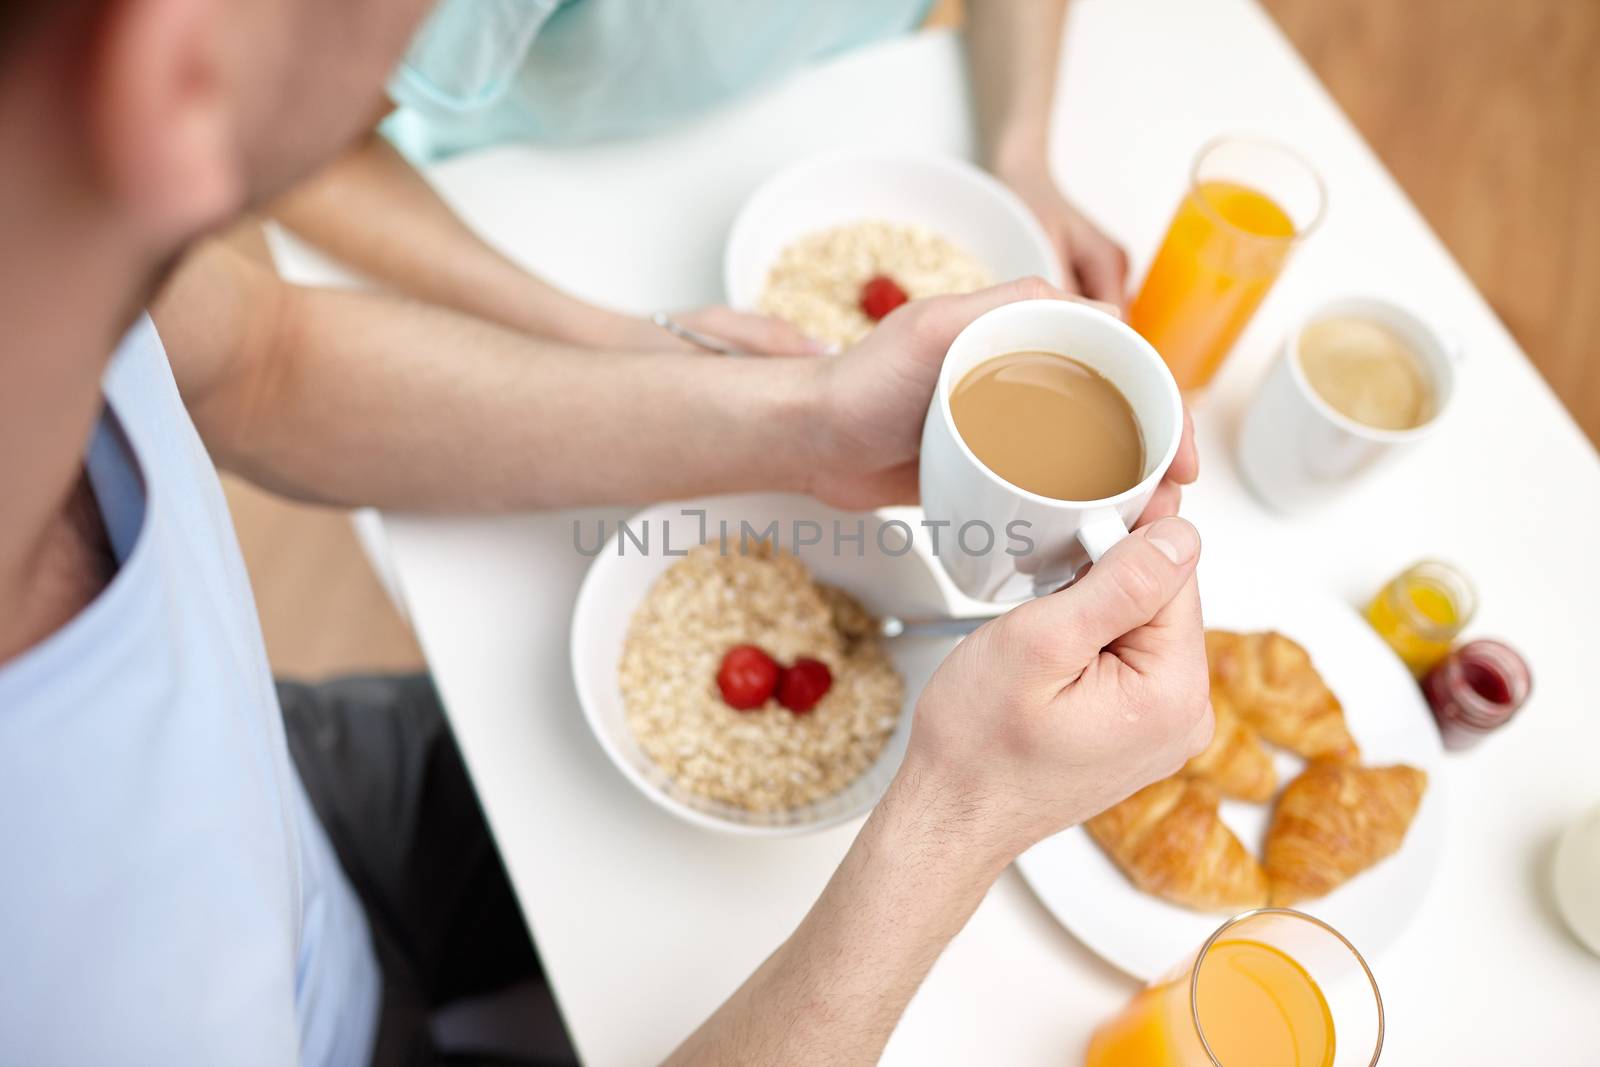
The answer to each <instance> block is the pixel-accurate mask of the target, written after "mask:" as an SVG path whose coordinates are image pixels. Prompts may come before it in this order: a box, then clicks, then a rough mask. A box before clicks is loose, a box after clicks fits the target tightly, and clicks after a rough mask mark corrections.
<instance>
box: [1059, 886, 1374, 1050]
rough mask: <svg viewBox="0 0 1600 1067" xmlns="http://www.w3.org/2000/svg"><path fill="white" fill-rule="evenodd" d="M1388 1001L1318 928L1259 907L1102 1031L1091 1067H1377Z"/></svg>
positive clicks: (1351, 955)
mask: <svg viewBox="0 0 1600 1067" xmlns="http://www.w3.org/2000/svg"><path fill="white" fill-rule="evenodd" d="M1382 1050H1383V1000H1382V998H1381V997H1380V996H1379V995H1378V984H1377V981H1376V980H1375V979H1374V978H1373V977H1372V971H1371V969H1369V968H1368V967H1367V964H1366V961H1365V960H1363V959H1362V958H1361V954H1360V953H1359V952H1357V951H1356V950H1355V947H1354V946H1353V945H1351V944H1350V942H1348V941H1346V940H1345V938H1344V937H1343V935H1341V934H1340V933H1339V932H1338V931H1337V930H1335V929H1333V927H1331V926H1329V925H1328V924H1327V923H1324V922H1323V921H1322V920H1320V919H1314V918H1312V917H1311V916H1309V915H1306V914H1304V913H1302V912H1298V911H1291V910H1289V909H1287V908H1261V909H1259V910H1256V911H1249V912H1245V913H1244V914H1243V915H1240V916H1237V917H1235V918H1233V919H1229V920H1228V921H1227V922H1226V923H1224V924H1223V925H1222V927H1221V928H1220V929H1219V930H1217V932H1216V933H1214V934H1212V935H1211V937H1210V939H1209V940H1207V941H1206V943H1205V944H1204V945H1203V946H1201V948H1200V951H1199V952H1197V953H1196V954H1195V957H1194V959H1193V960H1192V961H1190V962H1188V963H1186V964H1184V965H1183V966H1182V967H1180V968H1178V969H1177V970H1175V971H1174V972H1173V973H1172V975H1171V976H1169V977H1168V978H1167V979H1166V980H1165V981H1162V982H1157V983H1156V984H1154V985H1151V986H1149V987H1147V988H1146V989H1144V990H1142V991H1140V993H1139V994H1138V995H1137V996H1135V997H1134V998H1133V1000H1132V1001H1130V1002H1129V1003H1128V1006H1127V1007H1126V1008H1124V1009H1123V1010H1122V1012H1121V1014H1119V1015H1117V1016H1116V1017H1115V1018H1114V1019H1112V1020H1111V1021H1110V1022H1108V1023H1106V1024H1105V1025H1104V1026H1102V1027H1100V1029H1098V1030H1096V1031H1095V1033H1094V1036H1093V1037H1092V1038H1091V1039H1090V1041H1089V1053H1088V1057H1087V1059H1086V1060H1085V1064H1086V1067H1291V1065H1292V1067H1371V1065H1373V1064H1376V1063H1377V1062H1378V1054H1379V1053H1380V1052H1381V1051H1382Z"/></svg>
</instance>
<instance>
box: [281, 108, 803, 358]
mask: <svg viewBox="0 0 1600 1067" xmlns="http://www.w3.org/2000/svg"><path fill="white" fill-rule="evenodd" d="M272 213H273V215H275V216H276V217H277V218H278V219H279V221H281V222H282V223H283V224H284V225H285V226H287V227H289V228H290V229H291V230H293V231H294V232H295V233H297V234H299V235H300V236H301V237H303V238H304V239H305V240H307V241H309V242H311V243H312V244H314V245H316V246H317V247H319V248H321V249H323V250H324V251H326V252H328V253H329V254H330V255H332V256H334V257H335V258H336V259H339V260H341V261H342V262H344V263H348V264H349V265H350V266H352V267H355V268H356V269H357V270H359V271H361V272H362V273H364V274H366V275H367V276H369V277H371V278H373V279H375V280H377V281H379V282H382V283H383V284H385V285H386V286H388V287H389V288H391V289H393V290H395V291H396V292H398V293H401V294H403V295H405V296H409V297H413V298H415V299H417V300H421V301H424V302H426V303H430V304H437V305H439V306H441V307H447V308H450V309H452V310H454V311H461V312H465V313H467V314H469V315H473V316H475V317H477V318H480V319H486V320H488V321H489V322H493V323H497V324H499V325H501V326H507V327H510V328H511V329H513V330H517V331H519V332H521V333H527V334H533V335H535V336H538V337H547V338H550V339H552V340H557V341H564V342H566V343H568V344H572V345H579V346H582V347H585V348H611V349H624V350H631V351H638V350H641V349H665V350H674V349H682V348H685V347H687V346H684V345H682V344H681V343H680V342H678V341H677V340H676V339H674V338H673V337H672V336H671V335H670V334H668V333H666V332H665V331H663V330H661V329H660V328H659V327H657V326H655V325H654V324H653V323H650V322H648V321H646V320H644V319H641V318H637V317H635V316H632V315H625V314H622V313H620V312H616V311H611V310H609V309H607V308H602V307H598V306H596V305H594V304H590V303H587V302H585V301H583V300H580V299H578V298H577V297H575V296H573V295H571V294H570V293H566V292H563V291H562V290H560V289H557V288H556V287H555V286H553V285H551V284H550V283H548V282H546V281H544V280H543V279H541V278H539V277H538V276H537V275H534V274H532V273H530V272H528V271H526V270H524V269H523V268H522V267H520V266H518V265H517V264H516V263H514V262H512V261H511V259H509V258H508V257H506V256H505V255H503V254H501V253H500V252H499V251H497V250H496V249H495V248H494V247H493V246H491V245H490V244H489V243H488V242H487V241H484V240H483V239H482V238H481V237H479V236H478V235H477V234H476V233H474V232H473V231H472V230H471V229H470V228H468V226H467V225H466V223H464V222H462V221H461V219H460V218H458V217H457V216H456V214H455V212H453V211H451V210H450V208H449V206H448V205H446V204H445V202H444V201H443V200H442V199H440V197H439V194H438V193H436V192H435V191H434V189H433V187H432V186H431V185H429V184H428V182H427V181H426V179H424V178H423V177H422V175H421V174H419V173H418V172H417V171H416V169H415V168H414V167H412V166H411V164H410V163H409V162H407V160H406V159H405V157H404V156H402V155H401V154H400V153H399V152H397V151H396V150H395V149H394V147H393V146H392V145H390V144H389V142H388V141H386V140H385V139H384V138H383V137H381V136H380V135H378V134H377V133H372V134H369V135H368V136H367V137H366V138H365V139H364V140H363V141H362V142H361V143H360V144H359V145H357V146H356V147H355V148H354V149H352V150H351V151H350V152H348V153H346V154H345V155H344V156H343V157H342V158H340V159H339V160H337V161H336V162H335V163H333V164H332V165H331V166H330V167H328V168H327V169H326V170H324V171H322V172H321V173H319V174H317V175H315V176H314V177H312V178H311V179H310V180H308V181H306V182H305V183H304V184H302V185H301V186H300V187H298V188H297V189H295V190H293V191H292V192H290V193H289V194H288V195H287V196H285V197H283V198H282V199H280V200H279V201H278V203H277V204H275V205H274V207H273V210H272ZM678 317H679V318H680V320H681V321H683V322H684V324H685V325H690V326H693V327H694V328H696V329H700V330H701V331H702V332H705V333H710V334H712V335H714V336H717V337H721V338H723V339H724V340H727V341H730V342H732V343H734V345H735V346H736V347H739V348H742V349H744V350H746V351H751V352H758V353H762V354H767V355H809V354H811V353H812V352H813V351H815V350H816V346H813V345H811V344H810V343H809V342H807V340H806V339H805V338H804V337H802V336H801V335H800V334H799V333H798V332H797V331H795V330H793V329H791V328H789V327H788V326H787V325H785V324H784V323H781V322H779V321H777V320H776V319H771V318H769V317H767V316H765V315H749V314H742V313H739V312H735V311H732V310H729V309H727V308H705V309H702V310H700V311H696V312H686V313H683V314H681V315H679V316H678Z"/></svg>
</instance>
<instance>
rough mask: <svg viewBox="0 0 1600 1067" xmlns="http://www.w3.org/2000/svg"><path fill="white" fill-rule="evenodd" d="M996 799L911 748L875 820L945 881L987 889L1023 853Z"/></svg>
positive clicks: (899, 846)
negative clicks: (998, 811) (944, 771)
mask: <svg viewBox="0 0 1600 1067" xmlns="http://www.w3.org/2000/svg"><path fill="white" fill-rule="evenodd" d="M991 799H992V798H990V797H988V796H987V795H985V794H984V793H983V791H981V790H978V789H976V788H973V787H972V786H971V785H970V784H962V783H959V782H956V781H953V780H951V779H950V778H949V777H948V776H946V775H942V774H939V773H938V772H937V771H936V770H935V769H934V768H933V767H931V766H929V765H928V764H927V762H926V761H925V760H923V759H921V758H919V757H918V756H917V754H916V753H915V752H911V753H908V754H907V757H906V760H905V762H904V763H902V764H901V767H900V772H899V773H898V774H896V775H895V778H894V781H893V782H891V783H890V785H889V789H888V792H887V793H885V795H884V798H883V801H882V802H881V803H880V804H879V805H878V808H877V810H876V811H875V812H874V813H873V818H874V819H876V820H880V821H881V822H882V826H881V827H880V828H879V832H880V833H881V834H882V835H883V836H884V837H885V838H886V839H887V840H888V841H890V842H892V843H893V846H894V847H895V848H897V849H900V850H902V851H904V852H906V853H909V854H912V855H915V856H917V857H918V858H919V860H920V861H921V863H923V864H924V865H928V866H931V867H933V868H934V869H935V870H936V871H937V872H938V874H939V876H940V877H941V878H942V879H946V880H950V881H953V882H954V883H956V884H963V883H964V884H967V885H970V886H971V887H973V888H975V889H976V890H978V891H979V892H980V893H982V892H986V891H987V890H988V888H989V886H990V885H992V884H993V883H994V880H995V879H996V878H998V877H999V876H1000V874H1001V872H1002V871H1004V870H1005V869H1006V867H1007V866H1008V865H1009V864H1010V863H1011V861H1012V860H1013V859H1015V858H1016V857H1017V855H1018V854H1019V853H1020V852H1021V848H1020V847H1018V845H1017V843H1016V842H1015V841H1014V840H1013V839H1012V838H1013V836H1014V835H1012V834H1010V833H1009V832H1008V828H1007V827H1005V826H1004V820H1003V819H1000V818H998V817H997V816H996V811H995V806H994V805H993V804H992V802H991Z"/></svg>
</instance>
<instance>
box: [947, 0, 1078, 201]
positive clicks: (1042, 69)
mask: <svg viewBox="0 0 1600 1067" xmlns="http://www.w3.org/2000/svg"><path fill="white" fill-rule="evenodd" d="M1066 9H1067V0H972V2H971V4H970V7H969V12H968V15H967V30H966V41H967V63H968V67H969V70H970V72H971V77H972V91H973V96H974V102H975V105H976V110H977V118H978V136H979V140H980V143H981V146H982V151H983V159H984V163H985V164H986V165H987V166H988V167H989V169H990V170H992V171H994V172H995V173H997V174H1001V175H1004V174H1008V173H1016V172H1018V171H1021V170H1025V169H1031V168H1039V167H1045V166H1047V163H1046V161H1047V159H1048V150H1049V144H1048V142H1049V133H1050V110H1051V106H1052V103H1053V99H1054V96H1055V84H1056V73H1057V66H1058V61H1059V59H1060V51H1061V36H1062V30H1063V27H1064V24H1065V21H1066Z"/></svg>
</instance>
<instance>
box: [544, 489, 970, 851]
mask: <svg viewBox="0 0 1600 1067" xmlns="http://www.w3.org/2000/svg"><path fill="white" fill-rule="evenodd" d="M698 511H703V512H704V513H705V518H704V524H703V530H704V533H705V539H706V540H708V541H711V542H716V541H718V540H720V539H721V538H722V535H721V533H720V532H719V531H720V530H721V528H722V527H721V524H722V523H723V522H726V523H727V524H728V526H727V529H728V540H729V542H730V543H733V544H737V542H738V538H739V535H740V522H741V521H743V522H747V523H749V524H750V526H751V528H752V529H753V530H754V531H758V532H760V531H764V530H765V529H766V527H767V525H768V524H769V523H773V522H776V523H778V527H779V529H778V547H779V548H781V549H784V550H788V549H791V548H795V547H796V546H795V545H794V543H793V542H794V541H795V540H796V538H795V537H794V536H793V535H794V532H795V524H796V523H797V522H799V523H814V524H816V525H815V527H811V526H807V527H804V529H803V530H802V531H801V537H802V538H804V539H810V538H811V537H812V536H813V533H812V530H813V529H815V530H816V531H819V532H820V535H821V537H822V542H821V543H820V544H816V545H811V546H804V547H799V548H798V550H797V552H796V554H797V555H798V556H799V557H800V560H801V562H803V563H804V564H805V565H806V567H807V568H808V569H809V570H810V571H811V574H812V576H813V577H815V578H816V579H818V580H819V581H822V582H826V583H827V584H829V585H835V586H838V587H839V588H841V589H843V590H845V591H846V592H848V593H850V594H851V595H852V596H854V597H856V599H858V600H860V601H861V603H862V604H863V605H864V606H865V607H866V608H867V610H868V611H870V612H872V613H873V614H874V615H880V616H881V615H884V614H893V615H900V616H911V615H933V614H941V613H944V612H947V611H948V610H949V608H948V606H947V603H946V599H945V596H944V594H943V592H941V588H940V585H939V583H938V581H936V580H935V578H934V575H933V572H932V570H931V568H932V567H933V566H934V565H935V564H934V563H933V562H932V561H931V560H929V559H928V558H927V557H925V556H924V555H923V554H922V550H921V548H920V547H916V546H913V547H911V548H910V549H909V550H907V551H905V552H904V553H903V554H899V555H896V554H894V553H896V552H897V551H898V546H899V545H900V544H901V543H902V542H901V541H900V540H899V538H898V534H899V532H900V531H899V530H898V528H896V527H893V526H890V527H888V528H886V529H885V534H886V537H885V539H884V540H883V541H882V542H880V541H879V537H878V531H879V530H880V529H882V528H884V522H885V520H883V519H882V518H880V517H878V516H877V515H873V514H870V513H869V514H851V513H847V512H842V511H835V510H834V509H832V508H828V507H824V506H823V505H821V504H818V503H816V502H815V501H813V500H811V499H809V498H807V497H800V496H786V495H777V494H772V495H762V496H727V497H712V498H707V499H704V500H695V501H687V502H682V503H672V504H661V505H657V506H656V507H652V508H646V509H645V510H644V511H641V512H639V513H638V514H637V515H635V516H633V518H631V519H628V520H627V523H628V527H629V529H630V530H631V531H632V534H631V538H632V539H630V540H627V541H620V540H619V535H620V532H621V531H620V530H618V531H613V532H612V534H611V537H610V538H609V540H607V541H606V543H605V545H604V547H603V548H602V549H601V550H600V552H599V554H598V555H597V556H596V557H595V560H594V562H593V563H592V564H590V566H589V573H588V574H587V575H586V576H585V577H584V580H583V586H582V588H581V589H579V591H578V601H577V606H576V607H575V608H574V610H573V615H572V673H573V680H574V682H575V683H576V685H577V690H578V700H579V702H580V703H581V704H582V705H583V713H584V716H585V717H586V718H587V719H588V721H589V726H590V728H591V729H592V730H593V731H594V735H595V737H596V738H597V739H599V741H600V746H601V747H602V748H603V749H605V752H606V755H607V756H609V757H610V758H611V762H612V763H614V764H616V766H617V769H618V770H620V771H621V772H622V773H623V775H624V776H625V777H627V779H628V780H629V781H630V782H632V783H633V784H634V786H636V787H637V788H638V789H639V791H640V792H642V793H644V795H645V796H647V797H649V798H650V799H651V800H652V801H654V802H655V803H657V804H659V805H661V806H662V807H663V808H665V809H667V810H668V811H670V812H672V813H673V814H675V815H677V816H679V817H681V818H683V819H686V820H687V821H689V822H691V823H694V824H695V825H697V826H705V827H709V828H711V829H715V830H723V831H728V832H732V833H742V834H760V835H782V834H797V833H808V832H811V831H815V830H821V829H824V828H826V827H829V826H834V825H837V824H839V823H842V822H846V821H848V820H850V819H854V818H857V817H859V816H861V815H864V814H866V813H867V811H868V810H870V809H871V807H872V806H873V805H874V804H876V803H877V802H878V798H879V797H881V796H882V795H883V791H884V789H885V787H887V786H888V784H889V780H890V779H891V778H893V777H894V773H895V771H896V770H897V769H899V766H900V760H901V758H902V757H904V755H905V749H906V740H907V737H908V736H909V734H910V731H911V709H912V708H913V707H914V706H915V704H916V699H917V696H918V694H920V693H921V692H922V689H923V687H924V686H925V685H927V683H928V678H929V677H930V676H932V674H933V671H934V668H936V667H937V666H938V665H939V663H940V661H942V660H943V659H944V657H945V655H946V654H947V653H948V652H949V651H950V649H952V648H954V647H955V644H956V639H955V638H950V637H909V636H908V637H901V638H897V639H896V640H894V641H891V642H890V643H889V646H888V647H889V658H890V659H891V660H892V661H893V662H894V665H895V669H896V670H898V671H899V672H900V676H901V677H902V678H904V679H905V683H906V699H905V704H904V706H903V708H902V710H901V715H900V723H899V726H898V727H897V728H896V729H895V732H894V734H893V736H892V737H891V738H890V739H889V743H888V744H887V745H886V746H885V747H884V751H883V754H882V755H881V756H879V757H878V761H877V763H875V764H874V765H873V766H872V767H871V768H870V769H869V770H868V771H867V772H866V773H865V774H864V775H862V776H861V777H860V778H858V779H856V781H855V782H854V783H853V784H851V785H849V786H847V787H845V789H844V790H843V791H842V792H839V793H836V794H834V795H833V796H831V797H827V798H825V799H823V800H820V801H817V802H816V803H814V804H810V805H807V806H806V807H804V808H798V809H795V810H792V811H786V812H776V813H753V812H749V811H745V810H743V809H741V808H736V807H734V806H732V805H730V804H724V803H720V802H717V801H713V800H708V799H707V798H705V797H701V796H698V795H696V794H693V793H690V792H689V791H687V790H685V789H683V788H682V787H681V786H679V785H678V784H677V783H676V782H674V781H672V780H671V779H670V778H669V777H667V775H666V773H665V772H664V771H663V770H662V769H661V768H660V767H659V766H657V765H656V764H655V763H654V762H652V761H651V760H650V758H649V757H648V756H646V755H645V754H644V752H643V750H641V749H640V748H639V745H638V743H637V742H636V741H635V740H634V738H633V733H632V731H631V730H629V728H628V724H627V720H626V717H625V715H624V713H623V705H622V693H621V690H620V688H619V686H618V682H617V664H618V661H619V660H620V659H621V656H622V641H623V637H624V635H625V634H626V633H627V629H628V622H629V620H630V619H631V618H632V617H633V612H634V609H635V608H637V607H638V606H639V602H640V601H641V600H643V599H644V595H645V593H646V592H647V591H648V590H649V589H650V586H651V585H652V584H653V583H654V582H655V580H656V579H657V578H658V577H660V575H661V573H662V572H663V571H665V570H666V569H667V568H668V567H669V566H671V565H672V564H673V563H675V562H676V561H677V559H678V558H680V555H681V553H682V552H683V550H684V549H686V548H689V547H692V546H694V545H698V544H700V543H701V533H702V522H701V520H700V518H699V517H698V516H697V515H696V514H693V512H698ZM835 522H838V523H840V524H842V525H841V526H840V527H839V529H840V531H841V533H842V535H843V537H842V538H841V541H840V549H841V550H840V551H837V552H836V551H835V550H834V543H833V531H834V529H835V527H834V525H833V524H834V523H835ZM858 523H859V524H861V525H860V530H861V533H862V535H863V536H862V539H861V542H860V547H859V549H858V547H857V542H855V541H854V540H846V539H845V538H852V539H853V538H854V536H855V534H856V531H857V524H858ZM647 524H648V528H649V540H648V542H647V544H648V548H649V550H648V551H640V550H639V549H638V548H637V547H636V541H637V539H638V538H639V537H640V536H641V533H642V531H643V530H645V529H646V526H647ZM664 537H667V538H670V540H667V541H664V540H663V538H664ZM880 543H881V544H882V545H884V546H885V547H886V548H887V550H888V551H882V550H880V548H879V545H880ZM619 547H620V548H621V549H623V551H621V552H620V553H619ZM668 547H670V549H671V550H672V552H673V553H674V555H672V556H668V555H666V554H665V552H664V551H663V549H664V548H668ZM858 553H859V554H858Z"/></svg>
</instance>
